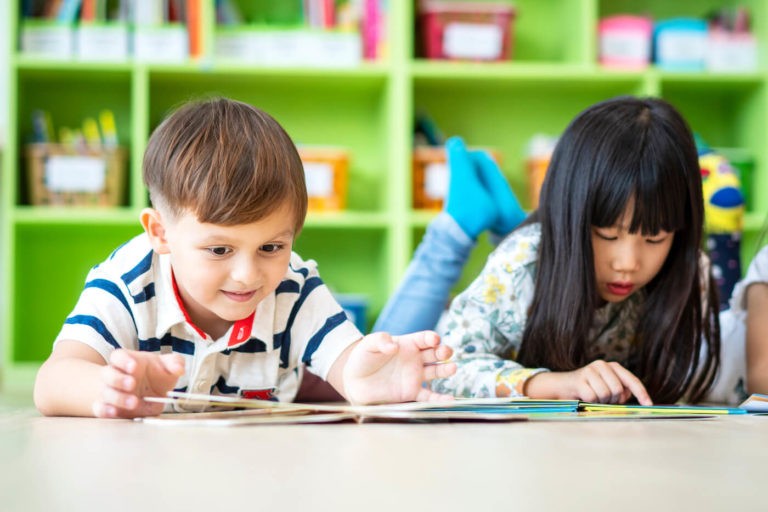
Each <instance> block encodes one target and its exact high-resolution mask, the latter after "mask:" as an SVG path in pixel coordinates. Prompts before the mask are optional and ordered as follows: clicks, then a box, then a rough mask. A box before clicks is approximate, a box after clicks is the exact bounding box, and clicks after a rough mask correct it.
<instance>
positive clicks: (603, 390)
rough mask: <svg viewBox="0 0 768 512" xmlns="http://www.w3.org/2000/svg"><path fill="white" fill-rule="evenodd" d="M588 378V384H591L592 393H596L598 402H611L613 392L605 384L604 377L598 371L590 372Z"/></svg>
mask: <svg viewBox="0 0 768 512" xmlns="http://www.w3.org/2000/svg"><path fill="white" fill-rule="evenodd" d="M586 377H587V384H589V387H590V388H592V391H593V392H594V393H595V397H596V401H597V402H600V403H601V404H602V403H606V402H610V399H611V390H610V389H609V388H608V386H607V385H606V384H605V381H604V380H603V377H602V375H600V373H599V372H597V371H593V372H588V373H587V375H586Z"/></svg>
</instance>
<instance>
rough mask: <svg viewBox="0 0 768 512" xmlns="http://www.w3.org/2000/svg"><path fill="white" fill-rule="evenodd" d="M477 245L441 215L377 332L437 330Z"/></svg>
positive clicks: (425, 237)
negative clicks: (453, 291) (436, 326)
mask: <svg viewBox="0 0 768 512" xmlns="http://www.w3.org/2000/svg"><path fill="white" fill-rule="evenodd" d="M474 245H475V242H474V241H473V240H472V239H471V238H469V236H467V235H466V233H464V231H462V229H461V228H460V227H459V225H458V224H457V223H456V221H455V220H453V218H451V216H450V215H448V214H447V213H445V212H441V213H440V214H439V215H438V216H437V217H436V218H435V220H433V221H432V222H431V223H430V225H429V226H428V227H427V232H426V234H425V235H424V238H423V239H422V241H421V243H420V244H419V247H418V248H417V249H416V253H415V254H414V256H413V260H411V263H410V265H409V266H408V269H407V270H406V272H405V276H404V277H403V280H402V281H401V282H400V285H399V286H398V288H397V290H396V291H395V293H394V295H392V297H390V299H389V301H388V302H387V304H386V305H385V306H384V309H383V311H382V312H381V315H380V316H379V319H378V320H377V321H376V325H374V327H373V329H374V331H385V332H389V333H391V334H405V333H408V332H415V331H423V330H426V329H434V328H435V325H437V321H438V320H439V318H440V315H441V314H442V312H443V310H444V309H445V308H446V306H447V303H448V294H449V292H450V291H451V288H452V287H453V285H454V284H455V283H456V281H457V280H458V279H459V277H460V276H461V271H462V269H463V268H464V265H465V264H466V262H467V258H468V257H469V253H470V252H471V251H472V248H473V247H474Z"/></svg>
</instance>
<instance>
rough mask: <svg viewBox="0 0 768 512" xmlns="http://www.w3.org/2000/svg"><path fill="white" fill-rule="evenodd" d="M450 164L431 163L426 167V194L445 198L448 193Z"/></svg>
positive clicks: (435, 197) (433, 197) (434, 197)
mask: <svg viewBox="0 0 768 512" xmlns="http://www.w3.org/2000/svg"><path fill="white" fill-rule="evenodd" d="M449 172H450V171H449V169H448V164H445V163H431V164H427V166H426V167H425V168H424V195H426V196H427V197H429V198H432V199H443V198H444V197H445V195H446V194H447V193H448V175H449Z"/></svg>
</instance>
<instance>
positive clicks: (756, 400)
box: [739, 393, 768, 413]
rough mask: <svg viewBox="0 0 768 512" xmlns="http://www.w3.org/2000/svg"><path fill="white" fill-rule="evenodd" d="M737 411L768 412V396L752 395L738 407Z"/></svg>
mask: <svg viewBox="0 0 768 512" xmlns="http://www.w3.org/2000/svg"><path fill="white" fill-rule="evenodd" d="M739 409H743V410H744V411H745V412H756V413H763V412H768V395H761V394H759V393H753V394H752V395H750V396H749V397H748V398H747V399H746V400H744V401H743V402H742V403H741V404H740V405H739Z"/></svg>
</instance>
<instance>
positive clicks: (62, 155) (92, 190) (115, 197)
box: [25, 143, 127, 207]
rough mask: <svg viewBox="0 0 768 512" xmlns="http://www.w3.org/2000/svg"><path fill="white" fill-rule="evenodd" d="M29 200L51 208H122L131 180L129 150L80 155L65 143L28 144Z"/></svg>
mask: <svg viewBox="0 0 768 512" xmlns="http://www.w3.org/2000/svg"><path fill="white" fill-rule="evenodd" d="M25 156H26V160H27V161H26V170H27V185H28V190H29V201H30V203H31V204H33V205H36V206H38V205H51V206H107V207H111V206H120V205H121V204H123V201H124V198H125V189H126V181H127V180H126V177H127V172H126V169H127V151H126V149H125V148H122V147H116V148H109V149H107V148H103V149H93V148H92V149H87V150H85V151H82V152H79V153H77V154H75V153H73V152H72V150H71V148H69V147H67V146H63V145H61V144H48V143H38V144H28V145H27V146H26V151H25Z"/></svg>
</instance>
